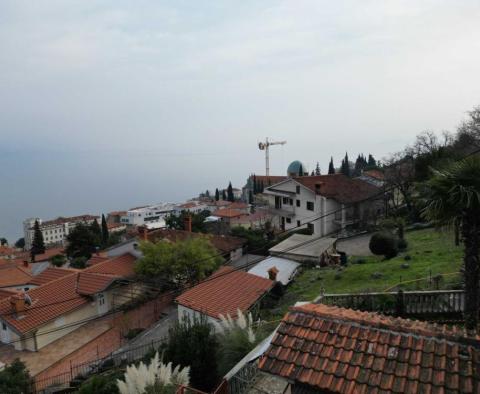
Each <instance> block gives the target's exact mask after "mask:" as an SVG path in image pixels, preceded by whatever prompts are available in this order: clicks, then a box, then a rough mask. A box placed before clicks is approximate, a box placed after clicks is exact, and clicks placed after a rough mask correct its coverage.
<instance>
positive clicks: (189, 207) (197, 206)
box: [175, 200, 210, 215]
mask: <svg viewBox="0 0 480 394" xmlns="http://www.w3.org/2000/svg"><path fill="white" fill-rule="evenodd" d="M209 209H210V208H209V206H208V205H207V204H206V203H205V202H203V201H197V200H192V201H187V202H186V203H184V204H180V205H177V206H176V208H175V214H176V215H180V213H181V212H182V211H187V212H190V213H200V212H202V211H205V210H209Z"/></svg>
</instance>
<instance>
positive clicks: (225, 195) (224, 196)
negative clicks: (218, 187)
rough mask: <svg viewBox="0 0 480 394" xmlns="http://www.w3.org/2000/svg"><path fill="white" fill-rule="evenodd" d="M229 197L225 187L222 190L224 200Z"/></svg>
mask: <svg viewBox="0 0 480 394" xmlns="http://www.w3.org/2000/svg"><path fill="white" fill-rule="evenodd" d="M226 199H227V194H226V193H225V189H223V190H222V200H223V201H225V200H226Z"/></svg>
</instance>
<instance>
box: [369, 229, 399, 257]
mask: <svg viewBox="0 0 480 394" xmlns="http://www.w3.org/2000/svg"><path fill="white" fill-rule="evenodd" d="M369 247H370V250H371V252H372V253H373V254H375V255H379V256H385V258H386V259H391V258H392V257H395V256H396V255H397V254H398V245H397V239H396V238H395V237H394V236H393V235H392V234H391V233H387V232H382V233H375V234H373V235H372V238H370V244H369Z"/></svg>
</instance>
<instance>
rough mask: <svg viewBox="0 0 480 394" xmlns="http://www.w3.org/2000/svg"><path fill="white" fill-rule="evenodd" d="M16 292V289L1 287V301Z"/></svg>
mask: <svg viewBox="0 0 480 394" xmlns="http://www.w3.org/2000/svg"><path fill="white" fill-rule="evenodd" d="M15 294H17V292H16V291H15V290H11V289H8V290H7V289H0V301H1V300H3V299H5V298H8V297H11V296H12V295H15Z"/></svg>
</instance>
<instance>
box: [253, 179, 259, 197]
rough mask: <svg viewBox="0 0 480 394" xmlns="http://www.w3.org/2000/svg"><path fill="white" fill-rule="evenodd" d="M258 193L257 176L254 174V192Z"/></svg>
mask: <svg viewBox="0 0 480 394" xmlns="http://www.w3.org/2000/svg"><path fill="white" fill-rule="evenodd" d="M257 193H258V186H257V176H256V175H255V174H253V194H257Z"/></svg>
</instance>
